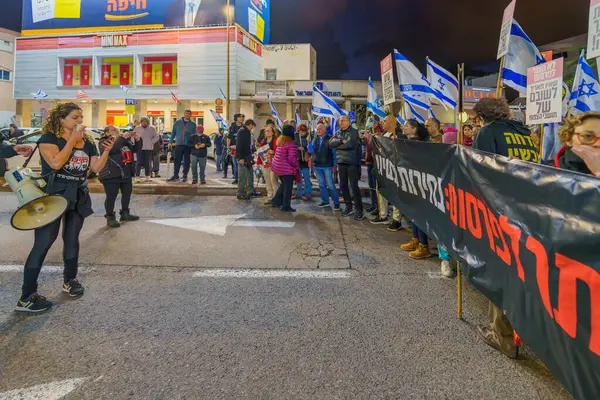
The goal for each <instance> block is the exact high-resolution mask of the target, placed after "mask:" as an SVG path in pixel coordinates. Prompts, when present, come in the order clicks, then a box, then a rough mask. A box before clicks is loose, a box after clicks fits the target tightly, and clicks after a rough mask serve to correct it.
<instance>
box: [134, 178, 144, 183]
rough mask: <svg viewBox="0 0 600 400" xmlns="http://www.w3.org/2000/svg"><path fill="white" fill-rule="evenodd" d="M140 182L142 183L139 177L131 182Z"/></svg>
mask: <svg viewBox="0 0 600 400" xmlns="http://www.w3.org/2000/svg"><path fill="white" fill-rule="evenodd" d="M140 182H142V181H141V179H140V178H139V177H136V178H135V179H134V180H133V183H140Z"/></svg>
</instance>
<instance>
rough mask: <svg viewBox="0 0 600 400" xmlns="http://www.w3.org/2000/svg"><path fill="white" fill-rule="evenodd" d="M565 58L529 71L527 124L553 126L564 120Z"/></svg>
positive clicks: (537, 66)
mask: <svg viewBox="0 0 600 400" xmlns="http://www.w3.org/2000/svg"><path fill="white" fill-rule="evenodd" d="M563 63H564V58H559V59H557V60H554V61H551V62H547V63H545V64H540V65H536V66H535V67H531V68H529V69H528V70H527V124H528V125H533V124H553V123H556V122H561V120H562V103H563V101H562V98H563V86H562V83H563Z"/></svg>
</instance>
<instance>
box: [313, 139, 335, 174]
mask: <svg viewBox="0 0 600 400" xmlns="http://www.w3.org/2000/svg"><path fill="white" fill-rule="evenodd" d="M330 140H331V136H327V135H324V136H323V143H321V145H320V146H319V143H320V142H321V138H320V137H318V136H317V137H316V138H315V139H314V140H313V142H312V146H311V147H312V150H313V151H312V154H313V159H312V160H313V165H314V166H315V167H321V168H331V167H333V161H334V156H333V150H332V149H331V148H330V147H329V141H330Z"/></svg>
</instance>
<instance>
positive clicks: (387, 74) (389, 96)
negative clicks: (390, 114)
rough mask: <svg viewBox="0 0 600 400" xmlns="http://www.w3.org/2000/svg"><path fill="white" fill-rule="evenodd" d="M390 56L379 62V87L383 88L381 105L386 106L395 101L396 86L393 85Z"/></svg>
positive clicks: (392, 69) (392, 68)
mask: <svg viewBox="0 0 600 400" xmlns="http://www.w3.org/2000/svg"><path fill="white" fill-rule="evenodd" d="M392 60H393V58H392V55H391V54H390V55H389V56H387V57H386V58H384V59H383V60H382V61H381V87H382V88H383V105H385V106H387V105H388V104H392V103H394V102H395V101H396V86H395V85H394V67H393V63H392Z"/></svg>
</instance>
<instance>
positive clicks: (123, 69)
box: [119, 64, 131, 85]
mask: <svg viewBox="0 0 600 400" xmlns="http://www.w3.org/2000/svg"><path fill="white" fill-rule="evenodd" d="M130 67H131V65H130V64H121V65H120V66H119V77H120V83H121V85H129V68H130Z"/></svg>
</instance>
